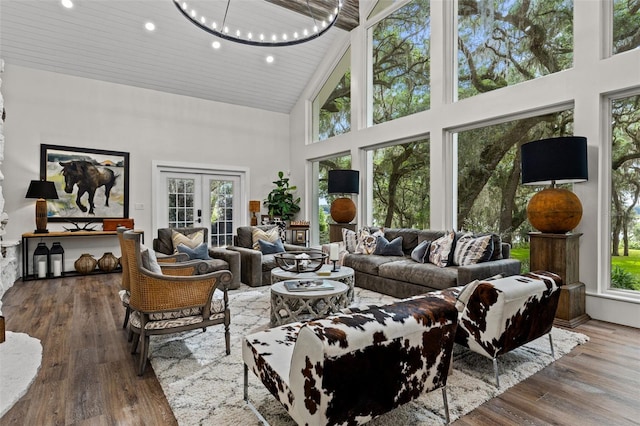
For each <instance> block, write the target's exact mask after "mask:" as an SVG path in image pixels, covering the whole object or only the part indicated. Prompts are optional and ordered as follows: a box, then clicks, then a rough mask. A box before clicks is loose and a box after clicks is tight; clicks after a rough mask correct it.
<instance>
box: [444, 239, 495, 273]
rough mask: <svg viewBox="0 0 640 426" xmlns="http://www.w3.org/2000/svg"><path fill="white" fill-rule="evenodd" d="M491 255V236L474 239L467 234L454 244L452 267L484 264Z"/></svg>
mask: <svg viewBox="0 0 640 426" xmlns="http://www.w3.org/2000/svg"><path fill="white" fill-rule="evenodd" d="M492 254H493V240H492V238H491V235H484V236H481V237H474V236H473V235H472V234H470V233H468V234H465V235H463V236H462V237H460V239H459V240H458V241H457V242H456V248H455V252H454V255H453V263H454V265H459V266H465V265H474V264H476V263H480V262H486V261H488V260H489V259H491V255H492Z"/></svg>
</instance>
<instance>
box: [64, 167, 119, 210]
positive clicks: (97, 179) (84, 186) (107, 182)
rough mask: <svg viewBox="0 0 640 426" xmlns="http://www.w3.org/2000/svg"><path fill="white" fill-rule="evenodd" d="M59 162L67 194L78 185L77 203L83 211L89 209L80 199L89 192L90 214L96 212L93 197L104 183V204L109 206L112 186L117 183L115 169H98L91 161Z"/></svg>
mask: <svg viewBox="0 0 640 426" xmlns="http://www.w3.org/2000/svg"><path fill="white" fill-rule="evenodd" d="M58 164H60V165H61V166H62V175H63V176H64V191H65V192H66V193H67V194H71V193H72V192H73V186H74V185H78V194H77V196H76V205H77V206H78V208H79V209H80V210H82V211H83V212H86V211H87V207H86V206H84V205H83V204H82V201H81V200H80V199H81V198H82V196H83V195H84V194H85V193H87V194H89V200H88V201H89V214H95V213H94V208H95V205H94V204H93V197H94V196H95V194H96V190H97V189H98V188H99V187H101V186H103V185H104V196H105V198H106V201H105V203H104V205H105V206H106V207H109V194H111V188H113V186H114V185H115V184H116V178H117V177H118V176H119V175H116V174H115V173H114V172H113V170H111V169H108V168H103V169H98V168H97V167H96V166H94V165H93V164H92V163H90V162H89V161H80V160H76V161H67V162H63V161H60V162H59V163H58Z"/></svg>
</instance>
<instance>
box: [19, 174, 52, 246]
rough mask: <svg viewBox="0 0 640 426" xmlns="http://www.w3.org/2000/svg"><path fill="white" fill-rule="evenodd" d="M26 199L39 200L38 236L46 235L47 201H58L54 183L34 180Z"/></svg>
mask: <svg viewBox="0 0 640 426" xmlns="http://www.w3.org/2000/svg"><path fill="white" fill-rule="evenodd" d="M25 198H37V201H36V230H35V231H34V232H35V233H36V234H45V233H47V232H49V230H48V229H47V200H57V199H58V192H57V191H56V186H55V184H54V183H53V182H49V181H46V180H32V181H31V183H30V184H29V189H27V195H26V196H25Z"/></svg>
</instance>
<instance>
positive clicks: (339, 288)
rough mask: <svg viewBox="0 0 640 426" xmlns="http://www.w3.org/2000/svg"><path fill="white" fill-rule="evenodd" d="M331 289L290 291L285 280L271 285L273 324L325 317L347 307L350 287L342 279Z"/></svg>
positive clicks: (333, 282)
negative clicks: (285, 284)
mask: <svg viewBox="0 0 640 426" xmlns="http://www.w3.org/2000/svg"><path fill="white" fill-rule="evenodd" d="M324 281H325V282H328V283H331V284H332V285H333V289H331V290H310V291H288V290H287V288H286V287H285V286H284V282H283V281H280V282H277V283H275V284H273V285H272V286H271V326H272V327H274V326H277V325H282V324H288V323H290V322H296V321H307V320H311V319H314V318H319V317H324V316H327V315H329V314H331V313H334V312H337V311H339V310H340V309H342V308H346V307H347V306H348V304H349V302H348V301H347V290H348V287H347V286H346V285H345V284H343V283H341V282H340V281H331V280H324Z"/></svg>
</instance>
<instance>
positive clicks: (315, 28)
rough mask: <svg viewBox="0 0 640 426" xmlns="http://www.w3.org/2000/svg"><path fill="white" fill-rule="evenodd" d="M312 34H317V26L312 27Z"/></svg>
mask: <svg viewBox="0 0 640 426" xmlns="http://www.w3.org/2000/svg"><path fill="white" fill-rule="evenodd" d="M313 32H314V33H317V32H318V26H317V25H314V26H313Z"/></svg>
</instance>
